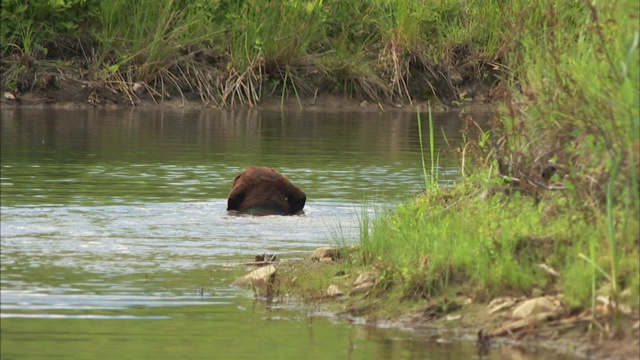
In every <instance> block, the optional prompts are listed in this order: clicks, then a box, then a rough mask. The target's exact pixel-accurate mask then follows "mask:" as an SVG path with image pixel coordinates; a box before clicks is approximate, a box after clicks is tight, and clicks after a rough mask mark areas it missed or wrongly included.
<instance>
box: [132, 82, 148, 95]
mask: <svg viewBox="0 0 640 360" xmlns="http://www.w3.org/2000/svg"><path fill="white" fill-rule="evenodd" d="M132 90H133V92H135V93H136V94H137V95H142V94H144V92H145V90H146V88H145V86H144V83H142V82H137V83H135V84H133V87H132Z"/></svg>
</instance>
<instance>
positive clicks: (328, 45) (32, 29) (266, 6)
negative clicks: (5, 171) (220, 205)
mask: <svg viewBox="0 0 640 360" xmlns="http://www.w3.org/2000/svg"><path fill="white" fill-rule="evenodd" d="M526 4H527V2H525V1H520V2H516V3H515V4H511V5H508V6H507V7H505V6H503V5H502V4H501V2H494V1H489V2H475V1H463V2H460V1H458V0H447V1H439V2H436V3H421V4H418V3H416V4H413V3H411V2H406V1H399V0H357V1H349V2H343V1H330V0H328V1H324V0H287V1H279V2H273V1H266V0H240V1H238V0H234V1H228V0H218V1H209V0H192V1H186V0H157V1H156V0H142V1H140V0H137V1H133V0H106V1H91V0H60V1H50V2H42V1H38V0H7V1H3V4H2V12H1V21H0V24H1V25H0V38H1V41H0V51H1V53H2V67H1V69H0V72H1V73H2V78H3V81H2V83H3V87H4V89H5V90H10V91H13V92H15V93H17V94H22V93H26V92H29V91H37V90H49V91H51V90H52V89H53V90H55V89H59V90H64V89H68V88H70V87H71V86H72V85H73V84H76V83H81V84H83V85H85V86H86V87H88V88H90V90H91V91H89V93H88V94H82V95H83V96H81V97H79V100H84V101H88V102H90V103H93V104H104V103H107V102H116V100H118V99H120V100H121V99H124V103H127V102H128V103H131V104H135V103H137V101H138V100H139V98H141V99H149V98H151V99H152V100H155V101H161V100H163V99H166V98H167V97H169V96H171V97H182V98H184V99H199V100H201V101H202V102H203V103H205V104H210V105H217V106H234V105H256V104H257V103H258V102H259V101H260V100H261V99H263V98H264V97H266V96H279V97H281V98H282V99H283V100H284V99H291V98H293V99H298V100H300V99H302V98H309V97H314V96H317V95H318V94H319V93H320V94H322V93H333V94H338V95H344V96H353V97H355V98H361V99H368V100H373V101H374V102H377V103H380V104H386V103H389V102H400V103H411V102H413V101H414V100H424V99H437V100H440V101H442V102H445V103H448V104H460V103H462V102H464V101H465V100H469V99H471V98H473V97H474V96H476V95H480V94H479V93H477V91H476V86H477V85H478V84H483V85H486V86H491V85H494V84H495V83H496V82H497V81H498V80H499V76H502V75H506V73H504V72H503V70H505V69H506V68H505V67H502V66H501V64H503V63H504V62H505V61H506V59H507V57H506V56H507V54H508V53H509V52H510V51H512V50H513V48H514V47H516V45H517V44H515V40H514V39H513V38H512V34H511V32H512V30H513V27H514V26H516V24H518V23H519V22H520V21H521V17H522V16H525V15H524V14H527V13H528V12H529V6H528V5H526ZM495 14H501V16H495ZM526 16H529V15H526ZM532 16H533V15H532ZM537 16H544V14H540V13H539V14H537ZM113 93H115V94H118V95H119V97H114V96H113V95H111V94H113ZM121 101H122V100H121Z"/></svg>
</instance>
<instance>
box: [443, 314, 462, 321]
mask: <svg viewBox="0 0 640 360" xmlns="http://www.w3.org/2000/svg"><path fill="white" fill-rule="evenodd" d="M444 319H445V320H446V321H456V320H460V319H462V315H460V314H456V315H447V316H446V317H445V318H444Z"/></svg>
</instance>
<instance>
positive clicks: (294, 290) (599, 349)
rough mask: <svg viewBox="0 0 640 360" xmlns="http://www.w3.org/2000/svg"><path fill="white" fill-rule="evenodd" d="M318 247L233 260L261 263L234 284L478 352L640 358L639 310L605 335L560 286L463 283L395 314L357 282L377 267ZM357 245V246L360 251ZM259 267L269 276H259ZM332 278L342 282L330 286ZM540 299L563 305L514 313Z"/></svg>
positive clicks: (265, 298) (277, 299) (615, 359)
mask: <svg viewBox="0 0 640 360" xmlns="http://www.w3.org/2000/svg"><path fill="white" fill-rule="evenodd" d="M328 248H329V247H327V248H319V249H323V250H320V251H321V252H323V253H324V252H325V251H326V249H328ZM318 251H319V250H316V252H314V253H313V254H311V255H310V257H309V258H307V259H302V260H284V261H274V262H264V263H245V264H236V265H234V266H244V267H246V268H253V269H256V270H253V271H250V272H249V273H248V274H247V275H245V277H243V278H244V280H247V279H249V281H248V282H243V281H242V280H241V279H243V278H240V279H238V280H236V282H234V284H232V285H233V286H235V287H238V288H249V289H253V291H254V294H255V295H256V296H257V297H258V298H260V299H262V300H263V301H267V302H275V303H286V302H294V303H296V302H297V303H302V304H304V305H305V306H310V305H313V306H318V307H319V308H320V309H321V311H322V312H323V313H325V314H327V315H328V316H333V317H336V318H339V319H343V320H345V321H349V322H358V323H364V324H367V325H371V326H375V327H381V326H382V327H392V328H398V329H405V330H409V331H413V332H417V333H420V334H424V335H425V336H428V337H434V338H435V340H436V341H438V340H440V341H450V340H452V339H453V340H459V341H474V342H475V343H476V346H477V347H478V351H479V356H486V355H487V354H489V353H490V352H491V351H496V350H498V349H500V348H502V347H520V348H523V349H525V350H527V349H529V350H531V351H532V352H535V351H539V350H542V351H545V352H551V353H554V354H557V355H571V356H575V357H576V358H585V359H600V360H624V359H637V358H638V357H640V320H639V318H638V313H637V312H634V313H631V314H627V315H622V316H621V317H620V319H619V320H618V321H620V327H621V328H622V329H624V330H626V332H624V333H622V332H619V333H616V334H613V336H611V337H608V338H607V337H604V336H603V334H602V333H601V332H599V331H597V330H598V329H597V328H596V324H595V323H594V322H592V321H591V320H590V319H591V314H590V309H587V310H585V311H581V312H579V313H575V311H574V310H571V309H569V308H568V306H567V305H566V304H564V303H563V302H562V294H559V293H558V294H537V296H522V295H521V296H502V297H498V298H495V299H490V300H489V301H474V300H473V299H472V298H470V297H468V296H467V295H468V294H465V293H464V289H462V288H459V289H458V291H457V294H456V296H454V297H447V296H444V295H439V296H434V297H433V298H430V299H425V300H422V301H418V302H412V303H409V304H406V305H402V306H401V308H400V309H394V310H393V311H392V312H393V313H392V314H391V313H389V310H388V309H384V302H385V297H384V296H385V295H384V291H383V292H379V291H377V289H376V287H375V285H372V286H371V287H369V288H367V289H366V290H364V291H361V290H357V289H356V288H357V287H358V286H359V285H357V284H356V283H357V282H358V281H359V278H360V277H361V275H362V274H366V273H370V272H372V271H373V272H375V270H374V269H372V268H370V267H369V268H361V269H359V270H355V269H354V270H353V271H352V272H351V271H349V270H347V271H345V270H343V269H345V268H348V266H346V267H345V264H344V263H343V260H339V259H336V260H328V258H322V257H321V258H319V259H318V258H316V257H315V256H316V255H315V254H317V252H318ZM336 251H338V250H337V249H336ZM354 251H355V253H357V252H358V251H359V250H354ZM352 255H353V253H352ZM270 267H273V269H269V268H270ZM271 270H272V272H271ZM265 271H266V272H265ZM258 273H262V275H263V276H266V277H262V278H259V277H255V274H258ZM332 273H335V275H333V276H332V275H329V277H331V279H329V282H330V283H332V285H330V286H329V287H328V288H327V289H324V288H323V286H319V284H321V283H323V280H327V279H326V278H327V276H328V275H327V274H332ZM265 274H266V275H265ZM354 279H355V280H354ZM374 283H375V281H374ZM335 284H338V285H336V286H335V287H332V286H333V285H335ZM541 298H548V299H552V300H554V302H555V303H556V304H558V306H557V307H556V308H554V309H553V310H550V311H549V313H548V314H543V313H542V312H540V313H537V312H536V311H533V312H532V313H531V314H530V315H528V316H527V317H525V318H521V317H516V316H514V315H513V314H514V313H515V312H516V311H519V310H517V309H518V308H522V305H523V304H524V303H526V302H531V300H533V299H541ZM447 307H448V309H447ZM605 308H606V307H605V306H603V304H600V305H599V307H598V309H601V310H602V311H607V310H606V309H605ZM604 316H605V317H606V316H610V314H609V315H604ZM600 319H602V318H600Z"/></svg>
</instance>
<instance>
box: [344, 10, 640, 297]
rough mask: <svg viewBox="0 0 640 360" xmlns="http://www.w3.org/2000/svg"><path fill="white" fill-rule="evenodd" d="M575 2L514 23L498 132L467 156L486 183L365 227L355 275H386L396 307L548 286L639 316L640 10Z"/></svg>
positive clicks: (443, 191)
mask: <svg viewBox="0 0 640 360" xmlns="http://www.w3.org/2000/svg"><path fill="white" fill-rule="evenodd" d="M570 4H571V5H570V6H569V5H564V6H565V7H564V8H563V7H554V6H552V5H550V4H543V3H542V2H540V3H534V4H533V5H531V6H530V7H528V9H527V11H526V12H523V13H521V22H519V23H517V24H514V27H513V28H512V31H513V36H514V39H511V41H514V43H513V44H511V46H512V47H513V48H514V49H512V50H511V51H509V52H508V53H506V54H505V61H506V62H507V63H508V64H512V65H511V66H510V70H509V75H510V76H509V77H507V79H508V81H507V82H506V83H507V84H509V85H508V86H507V87H506V88H505V101H504V103H503V105H502V107H501V111H500V116H499V118H498V121H495V123H494V126H493V127H492V128H491V129H490V130H488V131H486V132H484V133H482V134H481V135H480V137H479V140H478V141H476V142H470V143H469V144H466V145H465V149H466V150H468V149H474V150H475V154H476V155H477V156H476V159H475V160H476V166H475V168H474V169H475V171H474V172H472V173H471V174H470V175H468V176H465V178H464V179H463V180H462V181H461V182H460V183H459V184H457V185H456V186H455V187H453V188H437V187H430V186H427V191H426V192H425V194H424V195H423V196H422V197H421V198H420V199H418V200H417V201H412V202H409V203H407V204H404V205H403V206H400V207H399V208H397V209H395V210H393V211H389V212H386V213H384V214H383V215H381V216H379V217H378V218H377V219H375V220H370V219H367V220H366V221H363V223H362V226H363V228H364V230H363V231H362V236H361V243H362V246H363V251H362V258H361V259H360V261H359V262H356V265H358V266H360V265H367V266H373V267H374V268H376V269H378V270H379V271H380V273H381V282H380V283H379V284H378V288H379V290H380V291H382V292H387V293H388V296H389V297H390V298H398V299H405V300H406V299H419V298H430V297H432V296H434V295H442V294H445V295H446V294H448V293H451V292H452V291H459V290H460V289H461V288H463V289H466V291H467V292H468V294H472V295H473V296H475V297H477V298H480V299H489V298H492V297H496V296H499V295H502V294H514V293H515V294H530V293H531V291H532V289H534V288H537V289H540V290H542V291H543V292H562V293H564V295H565V300H566V301H567V303H568V304H569V305H571V306H573V307H576V308H585V307H589V306H595V305H594V304H595V299H596V296H597V295H599V294H600V295H610V296H612V298H613V299H616V300H619V302H618V301H615V302H614V303H615V304H618V303H620V302H621V303H623V304H626V305H628V306H631V307H632V308H635V309H638V307H639V300H640V299H639V298H638V296H639V294H640V264H639V259H640V251H639V248H640V244H639V241H640V219H639V214H640V199H639V194H640V188H639V186H638V176H639V173H640V172H639V164H638V151H639V150H640V115H639V108H640V98H639V90H638V89H639V87H640V81H639V76H640V74H639V72H640V70H639V66H638V65H639V57H638V42H639V35H640V33H639V32H638V18H637V14H638V12H637V11H638V8H637V4H633V3H632V2H625V1H619V2H615V3H613V4H608V5H605V6H602V7H595V6H594V5H592V4H590V3H588V2H572V3H570ZM542 15H545V16H542ZM516 38H517V39H519V40H518V41H517V43H516V42H515V41H516V40H515V39H516ZM507 40H509V39H507ZM516 45H517V46H516ZM418 121H420V117H418ZM431 151H432V160H431V161H432V167H431V172H432V173H431V175H432V177H435V176H436V174H435V173H434V167H433V149H431ZM468 151H469V152H470V153H474V152H473V151H470V150H468ZM463 160H466V161H470V160H469V159H463ZM423 167H425V173H426V172H427V169H426V168H427V165H425V164H424V161H423ZM467 169H468V168H467ZM426 177H427V175H425V179H426ZM541 264H544V265H543V266H540V265H541ZM549 267H550V268H551V269H555V270H556V271H557V272H558V273H559V274H560V275H559V276H556V275H551V274H550V272H549V271H545V270H544V269H543V268H546V269H548V268H549ZM605 285H606V286H605ZM605 288H606V289H608V290H607V291H606V292H605V293H604V294H603V291H604V290H603V289H605ZM598 291H600V292H598Z"/></svg>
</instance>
